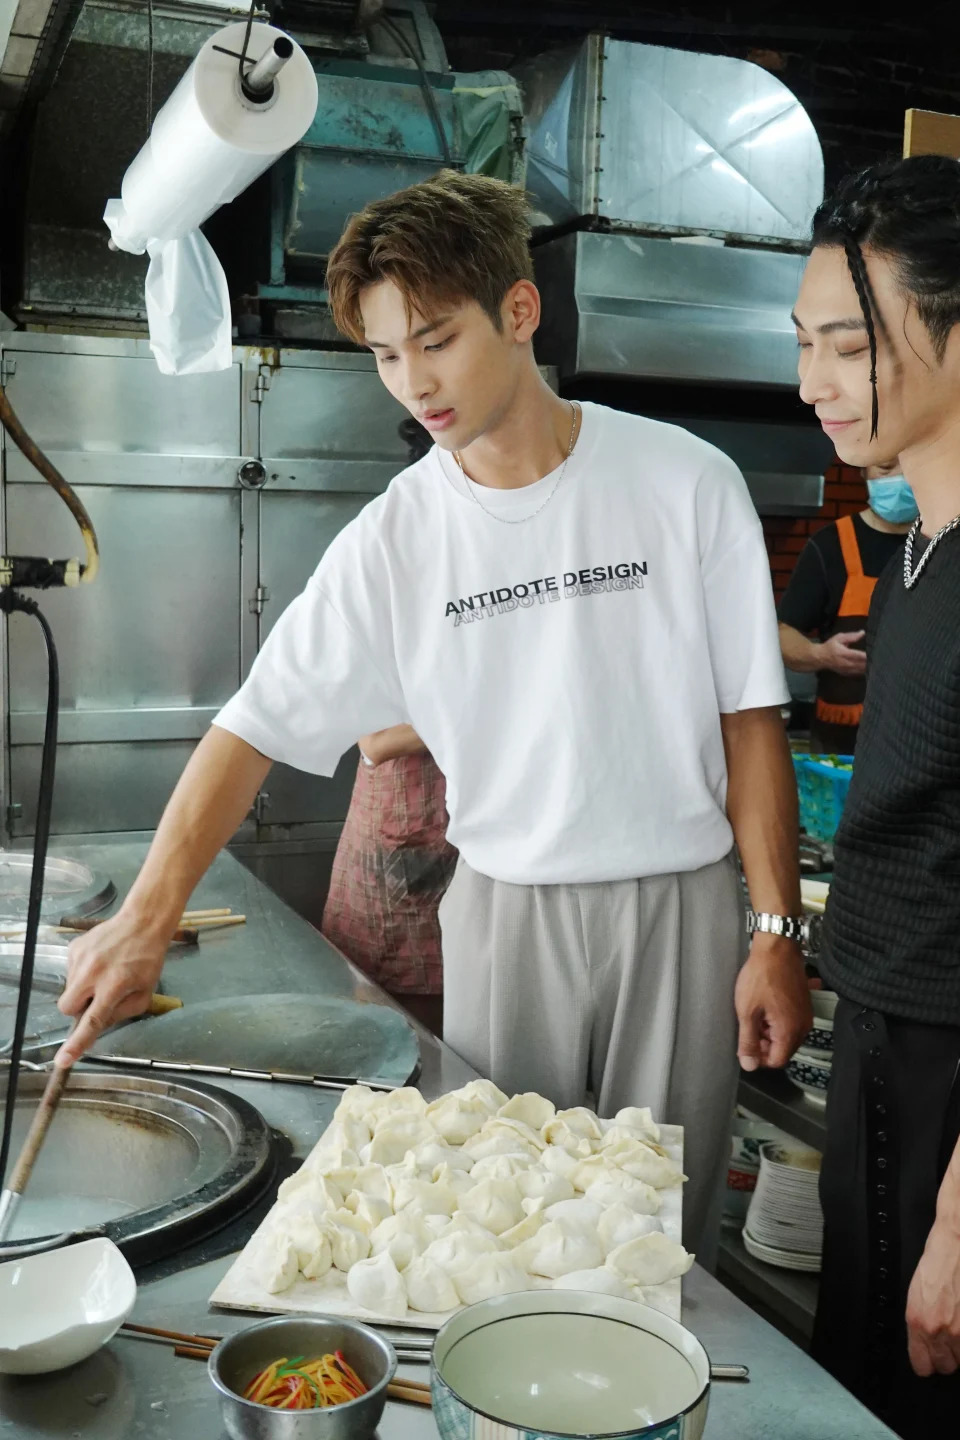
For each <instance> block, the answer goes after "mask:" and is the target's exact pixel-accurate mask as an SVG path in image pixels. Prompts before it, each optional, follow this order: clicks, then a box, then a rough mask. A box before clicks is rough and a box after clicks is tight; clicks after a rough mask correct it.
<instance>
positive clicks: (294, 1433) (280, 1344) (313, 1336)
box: [208, 1315, 397, 1440]
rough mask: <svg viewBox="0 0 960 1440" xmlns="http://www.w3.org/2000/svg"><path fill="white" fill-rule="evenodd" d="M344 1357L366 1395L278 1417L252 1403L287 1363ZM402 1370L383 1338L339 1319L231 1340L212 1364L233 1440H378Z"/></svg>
mask: <svg viewBox="0 0 960 1440" xmlns="http://www.w3.org/2000/svg"><path fill="white" fill-rule="evenodd" d="M335 1350H342V1351H343V1355H344V1358H345V1359H346V1361H347V1363H348V1364H349V1365H351V1366H352V1367H353V1369H354V1370H356V1372H357V1374H358V1375H359V1377H360V1379H361V1380H362V1381H363V1383H364V1385H366V1386H367V1393H366V1395H361V1396H360V1398H359V1399H358V1400H348V1401H346V1402H345V1403H344V1404H343V1405H331V1406H329V1407H328V1408H326V1409H317V1410H274V1409H272V1408H271V1407H270V1406H269V1405H257V1404H255V1402H254V1401H252V1400H244V1398H243V1392H244V1390H245V1389H246V1388H247V1386H248V1385H249V1384H250V1381H251V1380H252V1379H253V1377H254V1376H255V1375H256V1374H257V1373H258V1372H259V1371H260V1370H263V1369H265V1367H266V1366H267V1365H270V1364H272V1363H273V1361H274V1360H277V1359H279V1357H280V1356H281V1355H287V1356H293V1355H304V1356H306V1357H308V1358H309V1359H311V1360H312V1359H318V1358H319V1357H320V1356H321V1355H329V1354H331V1353H332V1352H333V1351H335ZM396 1368H397V1357H396V1353H395V1352H394V1349H393V1346H392V1345H390V1344H389V1342H388V1341H386V1340H384V1339H383V1337H382V1336H380V1335H378V1334H377V1333H376V1331H375V1330H370V1329H369V1328H368V1327H367V1326H366V1325H357V1324H356V1323H354V1321H352V1320H340V1319H338V1318H337V1317H336V1316H333V1315H330V1316H317V1317H315V1318H314V1317H310V1318H308V1317H307V1316H300V1315H294V1316H289V1317H288V1316H284V1317H282V1318H280V1319H278V1320H264V1321H263V1322H262V1323H261V1324H259V1325H251V1326H250V1327H249V1329H247V1330H239V1331H238V1332H237V1333H236V1334H235V1335H229V1336H228V1337H227V1338H226V1340H221V1342H220V1344H219V1345H218V1346H217V1348H216V1349H215V1350H214V1352H213V1354H212V1355H211V1356H210V1361H209V1366H208V1369H209V1372H210V1379H211V1380H212V1381H213V1383H214V1385H215V1386H216V1388H217V1389H218V1390H219V1392H220V1413H221V1415H222V1416H223V1424H224V1428H225V1429H226V1431H227V1434H228V1435H229V1436H230V1437H231V1440H366V1437H367V1436H370V1435H372V1434H373V1432H374V1431H375V1430H376V1428H377V1426H378V1424H379V1423H380V1416H381V1415H382V1414H383V1407H384V1405H385V1404H386V1400H387V1386H388V1385H389V1383H390V1381H391V1380H392V1379H393V1376H394V1373H395V1371H396Z"/></svg>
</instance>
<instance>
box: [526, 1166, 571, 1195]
mask: <svg viewBox="0 0 960 1440" xmlns="http://www.w3.org/2000/svg"><path fill="white" fill-rule="evenodd" d="M515 1184H516V1187H517V1189H518V1190H519V1191H520V1194H521V1195H522V1196H523V1198H524V1200H542V1201H543V1203H544V1205H557V1204H559V1202H560V1201H561V1200H572V1199H573V1197H574V1193H575V1192H574V1188H573V1183H572V1181H570V1180H565V1179H564V1178H563V1176H562V1175H552V1174H551V1173H550V1171H549V1170H541V1169H540V1168H539V1166H537V1167H536V1168H534V1169H532V1170H523V1171H521V1173H520V1174H519V1175H517V1176H516V1179H515Z"/></svg>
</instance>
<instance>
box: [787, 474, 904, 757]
mask: <svg viewBox="0 0 960 1440" xmlns="http://www.w3.org/2000/svg"><path fill="white" fill-rule="evenodd" d="M899 471H900V462H899V460H894V461H892V462H891V463H890V464H889V465H871V466H870V467H868V469H867V470H865V471H864V479H865V480H866V482H867V494H868V498H869V508H868V509H866V510H863V511H861V512H860V514H859V515H844V516H843V517H842V518H841V519H839V520H835V521H833V522H832V523H831V524H829V525H825V526H824V527H823V529H822V530H818V531H817V533H816V534H815V535H813V536H812V537H811V538H810V540H809V541H808V542H807V545H806V546H805V548H804V550H803V551H802V553H801V555H800V558H799V559H798V561H797V564H796V568H795V570H794V572H793V575H792V576H791V577H790V583H789V585H788V586H787V589H786V591H785V593H784V595H783V599H782V600H781V601H780V605H779V607H778V618H779V621H780V649H781V652H782V654H783V663H784V664H785V665H786V667H787V669H788V670H797V671H801V672H804V671H806V672H810V671H814V672H816V676H817V699H816V707H815V710H814V716H813V720H812V722H811V726H810V748H811V750H816V751H818V752H820V753H826V754H834V755H852V754H853V747H854V744H855V742H856V738H857V727H858V726H859V724H860V716H861V714H862V712H863V697H864V691H865V688H866V678H865V677H866V664H867V657H866V652H865V648H864V636H865V634H866V628H867V615H868V613H869V610H870V600H871V597H872V595H873V590H874V586H875V585H876V583H877V579H878V577H879V576H880V573H881V572H882V570H883V569H884V568H885V566H886V565H887V564H889V563H890V562H891V561H892V560H895V558H896V557H900V556H902V553H903V537H904V536H905V535H906V533H907V531H908V530H909V528H910V525H911V523H912V521H913V520H914V519H915V518H916V514H917V506H916V501H915V500H914V498H913V492H912V491H911V489H910V487H909V485H908V484H907V482H906V481H905V480H904V478H903V476H902V475H901V474H900V473H899Z"/></svg>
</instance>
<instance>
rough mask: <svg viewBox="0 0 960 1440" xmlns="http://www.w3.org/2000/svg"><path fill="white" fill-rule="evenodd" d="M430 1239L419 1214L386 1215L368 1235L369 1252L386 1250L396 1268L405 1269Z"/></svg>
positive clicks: (380, 1252)
mask: <svg viewBox="0 0 960 1440" xmlns="http://www.w3.org/2000/svg"><path fill="white" fill-rule="evenodd" d="M430 1240H431V1236H430V1233H429V1231H428V1230H426V1229H425V1227H424V1224H423V1221H422V1220H421V1218H420V1216H419V1215H414V1214H412V1213H411V1212H410V1211H406V1212H404V1213H403V1214H402V1215H390V1216H388V1217H387V1219H386V1220H384V1221H383V1222H382V1223H381V1224H380V1225H378V1226H377V1228H376V1230H374V1232H373V1234H372V1235H371V1236H370V1253H371V1255H382V1253H383V1252H384V1250H387V1251H389V1253H390V1256H391V1258H392V1259H393V1263H394V1264H395V1265H396V1267H397V1269H398V1270H405V1269H406V1268H407V1266H408V1265H409V1264H410V1261H411V1260H414V1259H415V1258H416V1257H417V1256H418V1255H422V1254H423V1252H424V1250H426V1248H427V1246H428V1245H429V1244H430Z"/></svg>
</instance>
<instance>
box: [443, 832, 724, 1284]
mask: <svg viewBox="0 0 960 1440" xmlns="http://www.w3.org/2000/svg"><path fill="white" fill-rule="evenodd" d="M743 921H744V905H743V896H742V892H741V888H740V882H739V877H738V873H737V868H736V864H735V861H734V858H733V856H732V855H729V856H727V858H726V859H724V860H720V861H718V862H717V863H716V864H714V865H708V866H705V867H704V868H703V869H702V870H694V871H689V872H686V873H683V874H679V875H662V876H653V877H650V878H647V879H643V880H621V881H613V882H610V883H604V884H592V885H508V884H505V883H504V882H502V881H499V880H491V879H489V878H488V877H487V876H485V875H480V874H478V873H477V872H476V871H475V870H471V869H470V867H469V866H468V865H467V864H466V863H465V861H464V860H463V859H461V860H460V861H459V863H458V865H457V870H456V873H455V875H454V878H453V881H452V882H451V885H450V888H449V890H448V891H447V893H446V895H445V897H444V899H443V902H442V903H441V906H440V924H441V929H442V933H443V983H444V1040H445V1041H446V1043H447V1044H448V1045H450V1046H451V1048H452V1049H453V1050H455V1051H456V1052H457V1053H458V1054H459V1055H461V1056H462V1057H463V1059H464V1060H466V1061H467V1062H468V1064H470V1065H472V1066H473V1067H474V1069H475V1070H477V1071H479V1072H480V1074H481V1075H486V1076H489V1077H490V1078H491V1079H492V1080H494V1081H495V1082H496V1083H497V1084H498V1085H499V1086H500V1088H501V1089H502V1090H504V1091H506V1092H507V1093H508V1094H514V1093H515V1092H521V1091H525V1090H536V1091H538V1092H539V1093H540V1094H542V1095H546V1096H548V1097H549V1098H550V1099H551V1100H553V1101H554V1103H555V1104H556V1105H557V1106H558V1107H567V1106H571V1105H581V1104H583V1103H584V1099H585V1097H586V1096H587V1094H588V1093H589V1094H590V1095H592V1097H593V1098H594V1099H595V1101H596V1104H597V1107H598V1110H599V1113H600V1114H601V1115H603V1116H611V1115H613V1114H614V1113H615V1112H616V1111H617V1110H619V1109H621V1108H622V1107H623V1106H624V1105H649V1106H650V1107H651V1109H652V1110H653V1113H654V1117H655V1118H656V1119H658V1120H660V1121H664V1122H668V1123H671V1124H676V1125H682V1126H683V1127H684V1130H685V1137H684V1170H685V1172H686V1174H687V1175H688V1176H689V1177H690V1178H689V1181H688V1183H687V1184H686V1185H685V1186H684V1241H685V1243H686V1244H687V1247H688V1248H689V1249H693V1250H696V1251H697V1255H698V1259H700V1260H701V1262H702V1263H705V1264H706V1265H707V1266H708V1268H713V1265H714V1264H715V1258H716V1243H717V1237H718V1233H719V1218H720V1210H721V1204H722V1194H723V1183H724V1176H725V1174H726V1169H727V1161H728V1158H729V1154H730V1121H731V1118H732V1115H733V1110H734V1105H735V1097H736V1086H737V1074H738V1070H737V1061H736V1050H737V1024H736V1015H735V1012H734V1004H733V990H734V983H735V981H736V976H737V971H738V970H739V968H740V965H741V964H742V962H743V959H744V956H745V954H746V939H745V934H744V923H743Z"/></svg>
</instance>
